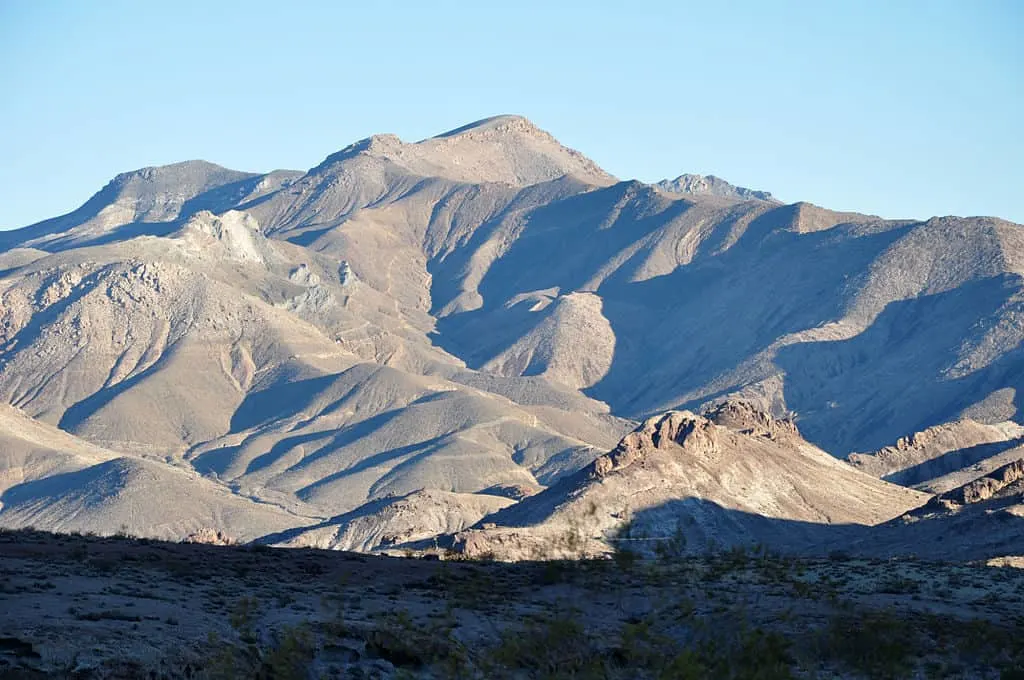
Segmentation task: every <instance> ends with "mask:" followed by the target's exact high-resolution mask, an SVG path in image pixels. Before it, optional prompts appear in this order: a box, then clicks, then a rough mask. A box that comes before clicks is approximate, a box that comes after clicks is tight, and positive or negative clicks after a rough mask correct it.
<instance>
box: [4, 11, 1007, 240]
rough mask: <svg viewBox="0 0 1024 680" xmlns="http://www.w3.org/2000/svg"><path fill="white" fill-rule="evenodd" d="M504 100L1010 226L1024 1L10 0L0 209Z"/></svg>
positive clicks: (283, 152) (565, 135)
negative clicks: (157, 170) (148, 172)
mask: <svg viewBox="0 0 1024 680" xmlns="http://www.w3.org/2000/svg"><path fill="white" fill-rule="evenodd" d="M498 113H520V114H523V115H526V116H527V117H529V118H530V119H532V120H533V121H534V122H535V123H537V124H538V125H539V126H540V127H542V128H544V129H546V130H548V131H549V132H551V133H552V134H554V135H555V136H556V137H557V138H559V139H560V140H561V141H562V142H563V143H564V144H567V145H569V146H572V147H575V148H577V149H579V150H581V151H583V152H584V153H585V154H587V155H588V156H590V157H591V158H593V159H594V160H595V161H597V162H598V163H599V164H600V165H602V166H603V167H604V168H605V169H607V170H608V171H609V172H612V173H613V174H615V175H617V176H619V177H621V178H624V179H628V178H638V179H640V180H643V181H656V180H658V179H661V178H663V177H674V176H676V175H679V174H681V173H683V172H699V173H704V174H716V175H719V176H721V177H723V178H725V179H727V180H729V181H731V182H733V183H734V184H740V185H744V186H749V187H752V188H757V189H765V190H768V191H771V192H773V193H774V194H775V195H776V196H778V197H779V198H780V199H782V200H785V201H797V200H807V201H811V202H813V203H817V204H819V205H824V206H826V207H829V208H833V209H839V210H844V209H845V210H853V209H855V210H858V211H861V212H868V213H875V214H879V215H882V216H884V217H918V218H923V217H928V216H931V215H936V214H937V215H946V214H958V215H999V216H1001V217H1006V218H1009V219H1013V220H1015V221H1017V222H1024V133H1022V127H1024V2H1022V1H1020V0H971V1H968V2H965V1H963V0H960V1H957V2H947V1H944V0H919V1H915V2H909V1H905V0H870V1H869V0H860V1H856V2H845V1H841V0H816V1H813V2H788V1H780V2H763V1H760V2H759V1H750V2H725V1H723V2H706V1H704V2H696V3H691V2H682V1H676V0H668V1H665V2H628V3H627V2H601V1H600V0H590V1H589V2H568V1H567V2H557V1H555V0H547V1H546V2H532V1H522V2H514V3H508V2H506V3H492V2H468V1H467V2H439V1H435V0H418V1H415V2H413V1H410V2H384V1H377V2H344V1H341V0H339V1H337V2H298V1H297V2H282V1H280V0H277V1H275V2H260V1H257V0H249V1H247V2H228V1H226V0H217V1H216V2H213V1H210V2H190V1H182V0H173V1H159V0H146V1H145V2H139V1H138V0H132V1H131V2H125V1H121V0H103V1H102V2H101V1H96V2H85V1H77V0H76V1H67V2H59V1H56V0H0V227H6V228H10V227H17V226H24V225H26V224H29V223H32V222H34V221H37V220H40V219H43V218H46V217H51V216H54V215H57V214H61V213H64V212H67V211H69V210H71V209H73V208H75V207H77V206H78V205H79V204H81V203H82V202H84V201H85V200H86V199H87V198H88V197H89V196H90V195H91V194H92V193H93V192H95V191H97V190H98V189H99V188H100V187H101V186H102V185H103V184H105V183H106V182H107V181H108V180H109V179H110V178H111V177H112V176H113V175H115V174H117V173H118V172H122V171H126V170H132V169H135V168H139V167H143V166H147V165H158V164H163V163H170V162H174V161H179V160H186V159H191V158H204V159H206V160H210V161H214V162H216V163H220V164H221V165H225V166H228V167H231V168H236V169H239V170H250V171H268V170H271V169H274V168H294V169H306V168H309V167H312V166H313V165H315V164H317V163H318V162H319V161H320V160H321V159H322V158H323V157H324V156H326V155H327V154H329V153H331V152H333V151H336V150H338V149H340V148H341V147H343V146H345V145H347V144H348V143H350V142H352V141H355V140H357V139H360V138H363V137H366V136H368V135H370V134H373V133H376V132H393V133H396V134H398V135H399V136H400V137H402V138H403V139H406V140H416V139H421V138H423V137H428V136H431V135H433V134H437V133H440V132H442V131H444V130H447V129H450V128H454V127H457V126H459V125H461V124H463V123H467V122H470V121H473V120H476V119H479V118H483V117H486V116H490V115H494V114H498Z"/></svg>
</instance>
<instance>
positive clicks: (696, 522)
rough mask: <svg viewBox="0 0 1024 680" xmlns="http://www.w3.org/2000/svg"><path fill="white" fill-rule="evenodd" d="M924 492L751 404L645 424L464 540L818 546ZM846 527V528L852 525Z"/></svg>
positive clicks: (539, 548)
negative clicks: (843, 457) (838, 453)
mask: <svg viewBox="0 0 1024 680" xmlns="http://www.w3.org/2000/svg"><path fill="white" fill-rule="evenodd" d="M927 499H928V496H927V495H926V494H923V493H920V492H916V491H913V490H910V489H906V488H903V487H900V486H897V485H894V484H889V483H886V482H882V481H879V480H876V479H874V478H872V477H870V476H868V475H866V474H864V473H861V472H859V471H857V470H855V469H854V468H852V467H850V466H847V465H845V464H844V463H842V462H840V461H838V460H836V459H835V458H834V457H833V456H830V455H829V454H828V453H826V452H824V451H822V450H820V449H818V448H816V447H814V446H812V445H810V444H808V443H807V442H806V441H804V440H803V439H802V438H801V437H800V434H799V433H798V432H797V430H796V428H795V427H794V426H793V424H792V423H791V422H790V421H786V420H781V421H780V420H776V419H774V418H772V417H771V416H770V415H767V414H764V413H760V412H758V411H756V410H755V409H753V408H751V407H750V406H749V405H748V404H744V403H742V402H739V403H737V402H728V403H726V404H723V405H722V406H720V407H718V408H716V409H715V410H714V411H712V412H710V413H708V414H707V417H704V416H699V415H696V414H693V413H691V412H689V411H675V412H671V413H667V414H664V415H661V416H656V417H653V418H650V419H648V420H647V421H645V422H644V423H643V424H642V425H641V426H640V427H638V428H637V429H636V430H635V431H634V432H632V433H631V434H629V435H628V436H626V437H625V438H624V439H623V440H622V441H621V442H620V443H619V445H618V446H617V447H616V448H615V449H614V450H613V451H611V452H610V453H609V454H607V455H605V456H602V457H600V458H598V459H597V460H595V461H594V462H593V463H591V464H590V465H588V466H587V467H586V468H584V469H583V470H581V471H580V472H578V473H576V474H575V475H572V476H571V477H566V478H563V480H561V481H560V482H559V483H558V484H555V485H553V486H551V487H549V488H548V489H546V490H544V491H542V492H541V493H539V494H537V495H535V496H531V497H529V498H527V499H524V500H522V501H520V502H519V503H517V504H516V505H514V506H511V507H509V508H506V509H503V510H501V511H499V512H497V513H495V514H493V515H491V516H489V517H487V518H486V519H485V521H486V522H487V523H488V524H489V525H492V526H490V527H489V528H480V529H473V530H470V531H466V532H463V533H460V534H458V535H457V536H456V544H457V545H458V547H459V548H460V550H462V551H463V552H465V553H466V554H468V555H470V556H481V555H495V556H497V557H498V558H500V559H524V558H527V559H536V558H541V559H546V558H552V557H563V558H564V557H572V556H574V554H578V553H579V552H582V553H583V554H587V553H594V554H600V553H602V552H611V551H613V550H614V549H615V548H617V547H621V546H622V543H619V542H620V541H623V542H625V547H628V548H636V549H639V550H641V551H650V550H651V549H652V546H653V547H656V546H658V545H659V542H660V541H665V540H672V539H677V540H678V541H679V542H680V543H681V545H680V546H679V549H681V550H686V551H688V552H700V551H703V550H705V549H707V547H708V546H709V545H711V546H716V547H719V548H730V547H734V546H751V547H752V546H754V545H757V544H767V545H770V546H771V547H773V548H777V547H780V546H782V547H785V548H786V549H789V550H792V549H796V548H801V547H808V546H812V545H814V544H815V543H819V542H821V541H822V540H824V539H825V538H826V536H827V532H828V529H829V528H830V527H831V526H832V525H875V524H880V523H882V522H885V521H888V520H890V519H892V518H894V517H895V516H897V515H899V514H901V513H904V512H907V511H910V510H912V509H914V508H917V507H919V506H920V505H921V504H922V503H924V502H925V501H926V500H927ZM844 528H845V527H844Z"/></svg>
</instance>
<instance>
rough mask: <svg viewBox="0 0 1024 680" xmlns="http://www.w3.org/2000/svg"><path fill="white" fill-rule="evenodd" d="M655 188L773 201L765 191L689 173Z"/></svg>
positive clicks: (746, 199) (666, 180)
mask: <svg viewBox="0 0 1024 680" xmlns="http://www.w3.org/2000/svg"><path fill="white" fill-rule="evenodd" d="M655 186H657V187H658V188H659V189H662V190H663V191H671V192H672V193H675V194H710V195H712V196H725V197H727V198H741V199H743V200H745V201H749V200H757V201H774V200H775V199H774V198H772V195H771V194H770V193H769V192H767V191H757V190H754V189H748V188H746V187H738V186H735V185H732V184H729V183H728V182H726V181H725V180H724V179H722V178H721V177H715V176H714V175H692V174H689V173H686V174H683V175H679V177H676V178H675V179H663V180H661V181H660V182H658V183H657V184H656V185H655Z"/></svg>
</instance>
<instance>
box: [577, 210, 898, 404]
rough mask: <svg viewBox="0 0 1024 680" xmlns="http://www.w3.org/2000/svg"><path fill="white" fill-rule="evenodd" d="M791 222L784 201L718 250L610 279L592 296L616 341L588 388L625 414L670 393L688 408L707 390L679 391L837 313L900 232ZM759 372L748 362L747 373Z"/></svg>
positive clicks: (698, 387)
mask: <svg viewBox="0 0 1024 680" xmlns="http://www.w3.org/2000/svg"><path fill="white" fill-rule="evenodd" d="M791 219H792V210H791V206H783V207H781V208H777V209H775V210H772V211H769V212H767V213H765V214H764V215H762V216H761V217H758V218H757V219H755V220H753V221H752V222H751V224H750V225H749V227H748V228H747V230H746V232H745V233H744V234H743V235H742V236H741V237H740V238H739V240H738V241H737V242H736V243H735V244H734V245H733V246H732V247H731V248H729V249H728V250H726V251H725V252H722V253H720V254H717V255H714V256H713V257H706V258H704V259H698V260H696V261H694V262H693V263H691V264H690V265H687V266H684V267H680V268H678V269H676V270H675V271H673V272H672V273H671V274H668V275H665V276H660V277H657V278H653V279H648V280H646V281H639V282H633V283H630V282H627V281H624V280H621V279H616V278H614V277H613V278H611V279H609V280H608V281H607V282H606V284H605V285H603V286H602V287H601V290H600V293H601V295H602V297H603V298H604V300H605V304H604V310H603V313H604V316H605V317H606V318H607V319H608V320H609V321H610V322H611V325H612V329H613V330H614V332H615V335H616V338H617V342H616V348H615V356H614V360H613V363H612V366H611V370H610V371H609V372H608V374H607V375H606V376H605V377H604V379H603V380H601V382H599V383H598V384H597V385H595V386H594V387H592V388H590V389H589V390H587V394H589V395H590V396H593V397H595V398H597V399H601V400H602V401H606V402H608V403H610V404H612V406H613V408H614V409H616V410H617V411H618V412H620V413H628V414H637V415H642V414H647V413H650V412H652V411H656V410H661V409H663V408H664V407H665V406H666V405H667V404H671V403H672V401H674V400H678V401H676V404H678V405H680V406H681V407H683V408H694V407H696V406H697V405H699V403H701V402H703V401H706V400H707V399H708V398H709V396H710V395H704V396H701V397H699V398H696V399H695V400H693V401H690V400H689V399H687V395H689V394H692V393H696V392H697V391H698V390H701V389H702V388H706V386H707V385H708V384H709V383H711V382H712V381H713V380H714V379H715V378H717V377H719V376H721V375H723V374H725V373H727V372H729V371H732V370H735V369H737V368H738V367H739V366H740V365H741V363H742V362H744V361H746V360H748V359H751V358H753V357H754V356H756V355H757V354H758V353H759V352H761V351H763V350H765V349H766V348H768V347H769V346H770V345H772V343H774V342H775V341H776V340H778V339H779V338H780V337H782V336H784V335H787V334H790V333H794V332H798V331H802V330H805V329H808V328H814V327H817V326H819V325H822V324H824V323H827V322H830V321H834V320H836V319H838V318H840V317H841V316H842V315H843V313H844V310H845V307H846V305H847V304H848V299H847V296H846V295H845V294H844V290H846V287H847V285H848V283H849V281H850V280H851V279H853V278H855V277H856V276H858V275H859V274H860V273H861V272H863V270H864V269H866V268H867V267H868V266H869V265H870V263H871V262H872V261H874V260H875V259H876V258H877V257H878V256H879V254H880V253H881V252H883V251H884V250H885V249H886V248H888V247H889V246H890V245H891V244H892V243H893V242H894V241H896V240H897V239H898V238H899V237H900V236H902V235H903V234H905V233H906V230H907V228H905V227H900V228H893V229H890V230H888V231H884V232H878V233H870V234H864V235H857V232H856V227H855V226H850V225H839V226H837V227H834V228H833V229H831V230H828V231H821V232H813V233H806V234H798V233H795V232H791V231H788V230H787V227H788V226H789V224H790V221H791ZM796 262H799V263H800V265H799V266H798V267H795V266H794V263H796ZM652 366H666V367H671V368H670V370H665V371H658V370H654V371H651V370H650V367H652ZM767 370H768V369H767V367H766V368H759V367H757V366H751V367H749V372H750V376H749V377H748V378H747V379H750V380H756V379H760V378H761V377H764V376H763V375H762V374H763V373H765V372H766V371H767ZM639 375H644V376H646V377H645V379H644V380H638V379H637V376H639ZM735 387H736V386H734V385H727V386H724V389H726V390H729V389H735Z"/></svg>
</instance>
